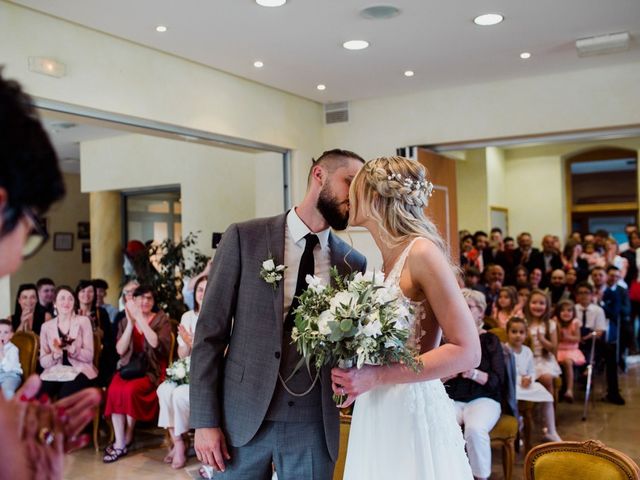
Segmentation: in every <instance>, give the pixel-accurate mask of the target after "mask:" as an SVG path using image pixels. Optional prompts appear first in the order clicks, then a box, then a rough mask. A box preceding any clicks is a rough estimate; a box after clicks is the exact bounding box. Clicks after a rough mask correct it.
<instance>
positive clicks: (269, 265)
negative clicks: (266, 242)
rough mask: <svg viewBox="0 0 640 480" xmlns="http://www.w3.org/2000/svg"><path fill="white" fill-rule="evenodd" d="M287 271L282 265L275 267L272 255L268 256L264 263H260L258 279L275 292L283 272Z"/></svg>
mask: <svg viewBox="0 0 640 480" xmlns="http://www.w3.org/2000/svg"><path fill="white" fill-rule="evenodd" d="M286 269H287V267H285V266H284V265H276V262H275V260H274V258H273V255H271V254H269V258H267V259H266V260H265V261H264V262H262V268H261V269H260V278H262V279H263V280H264V281H265V282H267V283H268V284H270V285H271V286H272V287H273V289H274V290H275V289H276V288H278V283H279V282H280V280H282V278H283V277H284V271H285V270H286Z"/></svg>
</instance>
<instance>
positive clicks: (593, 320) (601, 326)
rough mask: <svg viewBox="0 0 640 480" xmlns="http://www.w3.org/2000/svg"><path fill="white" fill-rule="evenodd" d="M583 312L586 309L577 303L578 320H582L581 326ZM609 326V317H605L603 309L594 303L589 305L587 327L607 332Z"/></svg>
mask: <svg viewBox="0 0 640 480" xmlns="http://www.w3.org/2000/svg"><path fill="white" fill-rule="evenodd" d="M582 312H584V307H583V306H582V305H580V304H579V303H576V318H577V319H578V320H580V325H582V315H583V314H582ZM608 326H609V324H608V323H607V317H605V315H604V310H603V309H602V307H600V306H598V305H596V304H594V303H591V304H589V306H588V307H587V322H586V324H585V327H586V328H589V329H591V330H600V331H603V332H606V331H607V328H608Z"/></svg>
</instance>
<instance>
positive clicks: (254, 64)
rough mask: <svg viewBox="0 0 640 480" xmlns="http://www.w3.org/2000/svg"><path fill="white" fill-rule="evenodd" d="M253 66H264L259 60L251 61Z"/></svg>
mask: <svg viewBox="0 0 640 480" xmlns="http://www.w3.org/2000/svg"><path fill="white" fill-rule="evenodd" d="M253 66H254V67H256V68H262V67H264V63H262V62H261V61H260V60H256V61H255V62H253Z"/></svg>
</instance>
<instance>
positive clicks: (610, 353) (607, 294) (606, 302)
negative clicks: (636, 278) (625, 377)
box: [602, 266, 630, 405]
mask: <svg viewBox="0 0 640 480" xmlns="http://www.w3.org/2000/svg"><path fill="white" fill-rule="evenodd" d="M620 279H621V274H620V270H619V269H618V268H617V267H614V266H610V267H609V268H607V283H606V287H605V290H604V292H603V294H602V308H604V313H605V315H606V317H607V320H609V330H608V332H607V338H606V346H605V363H606V368H607V396H606V397H605V398H606V400H607V401H609V402H611V403H615V404H616V405H624V403H625V401H624V399H623V398H622V396H621V395H620V391H619V389H618V362H619V361H620V359H621V356H620V341H621V339H622V337H623V335H624V334H626V333H627V332H625V331H624V329H625V327H626V325H627V324H628V323H629V322H628V319H629V313H630V305H629V293H628V292H627V289H626V288H624V287H621V286H620V285H618V282H619V281H620Z"/></svg>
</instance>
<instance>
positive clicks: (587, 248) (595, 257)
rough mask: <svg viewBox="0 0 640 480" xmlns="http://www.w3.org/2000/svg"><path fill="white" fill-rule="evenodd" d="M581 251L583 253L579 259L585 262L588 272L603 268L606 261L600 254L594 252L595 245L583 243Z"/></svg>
mask: <svg viewBox="0 0 640 480" xmlns="http://www.w3.org/2000/svg"><path fill="white" fill-rule="evenodd" d="M583 249H584V252H583V253H582V256H581V257H580V258H583V259H584V260H586V262H587V264H588V265H589V269H590V270H591V269H593V268H595V267H600V268H602V267H604V265H605V263H606V260H605V258H604V257H603V256H602V254H601V253H600V252H599V251H598V250H596V245H595V243H593V242H587V241H585V243H584V247H583Z"/></svg>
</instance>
